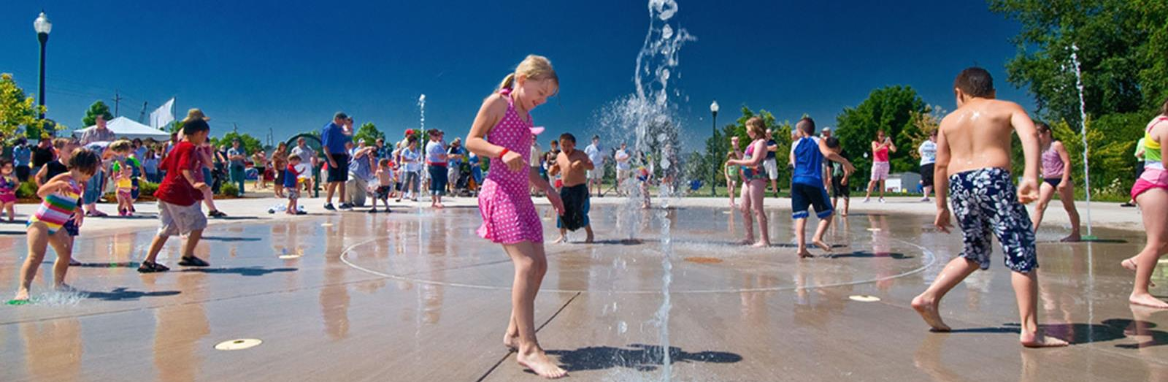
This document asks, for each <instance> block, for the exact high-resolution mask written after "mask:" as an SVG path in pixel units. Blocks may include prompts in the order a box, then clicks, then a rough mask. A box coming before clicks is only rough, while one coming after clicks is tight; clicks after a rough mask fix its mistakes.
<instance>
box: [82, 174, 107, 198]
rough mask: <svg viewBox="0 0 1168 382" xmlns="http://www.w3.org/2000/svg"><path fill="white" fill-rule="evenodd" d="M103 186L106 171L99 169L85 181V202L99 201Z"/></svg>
mask: <svg viewBox="0 0 1168 382" xmlns="http://www.w3.org/2000/svg"><path fill="white" fill-rule="evenodd" d="M102 186H105V172H103V171H100V170H99V171H97V172H96V173H94V174H93V177H91V178H89V181H88V182H86V183H85V193H84V194H83V196H82V199H85V204H93V203H97V201H98V200H99V199H101V196H102V195H101V194H102V189H103V187H102Z"/></svg>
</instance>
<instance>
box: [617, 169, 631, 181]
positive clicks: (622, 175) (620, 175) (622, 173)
mask: <svg viewBox="0 0 1168 382" xmlns="http://www.w3.org/2000/svg"><path fill="white" fill-rule="evenodd" d="M616 178H617V179H619V180H625V179H628V178H629V170H622V169H619V168H618V169H616Z"/></svg>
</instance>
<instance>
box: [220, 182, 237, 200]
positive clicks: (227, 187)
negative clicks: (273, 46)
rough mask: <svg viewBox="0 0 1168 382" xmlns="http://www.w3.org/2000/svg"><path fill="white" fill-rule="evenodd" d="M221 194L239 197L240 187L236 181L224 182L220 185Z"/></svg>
mask: <svg viewBox="0 0 1168 382" xmlns="http://www.w3.org/2000/svg"><path fill="white" fill-rule="evenodd" d="M219 196H228V197H232V198H234V197H237V196H239V188H237V187H236V186H235V184H234V183H224V184H223V185H222V186H220V187H219Z"/></svg>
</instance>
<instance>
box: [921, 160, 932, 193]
mask: <svg viewBox="0 0 1168 382" xmlns="http://www.w3.org/2000/svg"><path fill="white" fill-rule="evenodd" d="M934 167H935V165H934V164H932V163H929V164H926V165H922V166H921V184H922V185H924V186H925V187H933V169H934Z"/></svg>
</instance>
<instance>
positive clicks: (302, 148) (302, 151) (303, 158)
mask: <svg viewBox="0 0 1168 382" xmlns="http://www.w3.org/2000/svg"><path fill="white" fill-rule="evenodd" d="M290 155H295V156H298V157H300V165H302V166H303V165H309V166H311V168H316V166H317V163H316V162H317V158H316V150H313V149H312V147H309V146H308V141H307V140H305V139H304V137H300V138H296V147H293V148H292V152H291V153H290ZM308 175H309V176H308V177H306V178H303V179H304V192H309V191H312V186H313V184H312V174H308Z"/></svg>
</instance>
